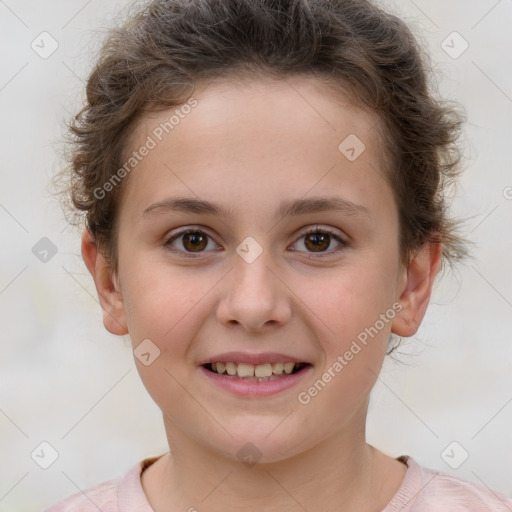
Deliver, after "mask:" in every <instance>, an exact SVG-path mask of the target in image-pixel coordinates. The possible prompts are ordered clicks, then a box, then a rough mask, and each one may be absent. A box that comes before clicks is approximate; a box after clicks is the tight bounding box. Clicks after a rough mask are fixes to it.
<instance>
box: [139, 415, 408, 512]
mask: <svg viewBox="0 0 512 512" xmlns="http://www.w3.org/2000/svg"><path fill="white" fill-rule="evenodd" d="M164 422H166V418H165V417H164ZM166 431H167V435H168V438H169V446H170V447H171V453H172V455H171V454H167V455H165V456H164V457H162V459H161V460H160V461H158V462H161V464H160V468H161V469H160V471H159V475H158V476H157V477H156V478H155V480H156V482H155V487H154V489H155V491H156V489H158V492H151V493H148V494H149V497H150V503H151V505H152V506H153V508H154V509H155V511H156V512H160V510H166V511H174V510H191V511H194V510H201V509H207V510H209V511H211V512H220V511H225V510H226V509H227V508H228V507H229V508H231V509H235V510H239V511H241V512H245V511H253V510H255V509H262V510H279V511H284V512H287V511H290V512H292V511H294V512H295V511H297V510H299V509H300V508H303V509H305V510H325V511H331V510H332V511H334V510H336V512H345V511H349V510H351V511H352V510H358V511H361V512H366V511H369V512H370V511H374V510H381V508H383V507H384V506H385V505H386V504H387V503H388V501H389V499H391V496H392V495H393V494H394V492H395V491H396V488H393V489H388V490H389V491H390V493H388V494H387V495H383V494H382V490H383V487H384V486H385V484H384V481H385V478H386V474H385V473H386V471H385V470H384V471H383V467H384V466H383V458H382V456H383V454H381V453H380V452H378V451H377V450H375V449H374V448H373V447H372V446H370V445H368V444H367V443H366V441H365V434H364V423H363V428H359V429H355V430H352V431H350V432H347V431H343V432H339V433H338V434H337V435H336V436H334V437H331V438H326V439H324V440H323V441H321V442H320V443H319V444H317V445H315V446H314V447H312V448H310V449H308V450H305V451H301V452H300V453H299V454H297V455H295V456H293V457H289V458H286V459H285V460H281V461H278V462H270V463H258V464H255V465H252V466H248V465H245V464H243V463H242V462H240V461H239V460H237V459H233V458H232V457H230V456H226V455H223V454H221V453H219V451H218V450H215V449H214V448H212V447H209V446H205V445H204V444H200V443H198V442H197V441H196V440H195V439H192V438H191V437H190V436H188V435H187V434H186V433H185V432H183V431H181V430H179V429H177V428H176V427H175V426H174V425H172V424H170V422H166ZM384 457H386V456H384ZM386 458H387V459H388V460H389V461H392V459H389V458H388V457H386ZM395 462H397V461H395ZM397 464H400V463H398V462H397ZM378 504H380V505H382V507H381V508H376V505H378Z"/></svg>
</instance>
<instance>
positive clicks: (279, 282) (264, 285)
mask: <svg viewBox="0 0 512 512" xmlns="http://www.w3.org/2000/svg"><path fill="white" fill-rule="evenodd" d="M265 254H266V252H265V251H264V252H263V253H262V254H261V255H260V256H259V257H258V258H257V259H256V260H255V261H253V262H252V263H248V262H247V261H245V260H244V259H243V258H241V257H239V256H238V255H235V257H234V262H233V269H232V271H231V272H229V274H228V275H227V276H226V278H225V280H224V282H223V283H222V289H221V290H222V291H221V300H220V302H219V305H218V308H217V318H218V320H219V321H220V322H221V323H223V324H224V325H226V326H228V327H229V326H233V325H240V326H242V327H243V328H244V329H245V330H247V331H252V332H256V331H264V330H265V329H267V328H269V327H274V328H276V327H278V326H280V325H284V324H286V323H287V322H288V321H289V319H290V317H291V315H292V307H291V295H292V292H291V291H290V289H289V288H288V287H287V286H286V284H285V283H284V280H283V278H282V277H281V276H280V275H279V271H278V270H274V269H273V268H271V261H269V259H268V258H266V257H265Z"/></svg>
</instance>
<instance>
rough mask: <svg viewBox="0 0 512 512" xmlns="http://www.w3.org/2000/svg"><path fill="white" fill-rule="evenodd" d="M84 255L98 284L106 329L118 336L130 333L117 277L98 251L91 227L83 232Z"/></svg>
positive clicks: (97, 288) (86, 263) (97, 289)
mask: <svg viewBox="0 0 512 512" xmlns="http://www.w3.org/2000/svg"><path fill="white" fill-rule="evenodd" d="M82 257H83V259H84V262H85V265H86V266H87V268H88V270H89V272H90V273H91V275H92V277H93V279H94V284H95V285H96V291H97V292H98V297H99V300H100V305H101V309H102V310H103V325H104V326H105V329H107V331H109V332H111V333H112V334H117V335H118V336H123V335H125V334H128V328H127V324H126V316H125V311H124V302H123V296H122V295H121V291H120V287H119V283H118V282H117V277H116V276H113V275H112V272H111V269H110V265H109V264H108V262H107V260H106V259H105V257H104V256H103V254H102V253H101V251H98V249H97V247H96V241H95V240H94V237H93V235H92V233H91V232H90V231H89V229H85V230H84V232H83V233H82Z"/></svg>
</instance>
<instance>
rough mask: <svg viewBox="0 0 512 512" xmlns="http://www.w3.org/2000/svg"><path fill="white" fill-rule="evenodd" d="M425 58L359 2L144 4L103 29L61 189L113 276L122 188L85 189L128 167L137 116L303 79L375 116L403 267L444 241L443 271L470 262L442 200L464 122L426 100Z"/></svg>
mask: <svg viewBox="0 0 512 512" xmlns="http://www.w3.org/2000/svg"><path fill="white" fill-rule="evenodd" d="M427 60H428V58H427V57H426V55H425V54H424V53H423V51H422V49H421V48H420V46H419V44H418V42H417V41H416V39H415V38H414V36H413V35H412V33H411V31H410V30H409V28H408V27H407V25H406V24H405V23H404V22H403V21H401V20H400V19H399V18H397V17H396V16H394V15H392V14H389V13H386V12H384V11H383V10H382V9H380V8H379V7H377V6H376V5H374V4H373V3H372V2H371V1H369V0H222V1H213V0H154V1H152V2H150V3H148V4H147V5H145V6H143V7H142V8H139V10H138V11H137V12H136V13H135V14H134V15H132V16H131V17H130V18H129V19H128V21H127V22H125V24H124V25H122V26H121V27H120V28H115V29H112V30H111V32H110V34H109V36H108V38H107V40H106V42H105V43H104V45H103V47H102V49H101V53H100V56H99V59H98V61H97V63H96V66H95V68H94V69H93V71H92V73H91V75H90V76H89V79H88V81H87V87H86V92H87V101H86V104H85V106H84V107H83V109H82V110H81V111H80V112H79V113H78V114H77V115H76V116H75V117H74V118H73V120H72V121H71V122H70V124H69V130H70V131H69V134H70V140H71V145H72V150H71V153H70V155H71V156H70V164H71V165H70V166H69V167H68V168H67V169H65V170H64V173H65V177H66V179H67V187H66V188H65V190H63V192H64V194H66V196H67V197H68V199H69V200H70V203H71V210H73V211H74V213H75V214H77V215H78V216H79V217H80V219H82V218H83V214H84V213H85V224H86V227H87V228H88V229H89V230H90V231H91V233H92V234H93V236H94V237H95V240H96V243H97V245H98V248H99V249H101V250H102V253H103V254H104V255H105V256H106V257H107V258H108V260H109V261H110V264H111V270H112V272H113V273H116V272H117V269H118V254H117V231H118V229H117V221H118V210H119V208H118V206H119V201H120V194H121V192H122V189H123V187H122V186H115V187H112V190H111V191H109V192H108V193H107V194H103V197H101V198H99V197H97V196H98V194H97V193H95V191H97V190H98V189H99V188H101V187H103V186H104V184H105V183H107V182H108V181H109V179H111V178H112V176H114V174H115V173H116V171H118V170H119V169H120V168H121V166H122V165H123V163H124V162H125V161H126V160H125V156H126V151H127V141H128V139H129V136H130V135H131V133H133V130H134V128H135V126H136V124H137V122H138V121H139V120H140V119H141V118H142V116H144V114H145V113H148V112H149V111H158V110H164V109H168V108H171V107H174V106H179V105H183V104H184V103H185V102H186V101H187V99H188V98H189V97H190V94H191V90H193V88H194V86H195V84H197V83H199V81H205V80H210V79H215V78H222V77H226V76H228V75H235V76H236V75H239V76H249V77H250V76H253V77H254V79H257V77H258V76H259V77H261V76H269V77H273V78H277V79H279V78H281V79H283V78H286V77H288V76H292V75H303V76H313V77H316V78H318V79H319V80H323V81H324V82H325V83H326V84H329V85H331V86H332V88H333V89H334V90H337V91H338V92H339V93H340V94H342V95H345V97H346V95H347V94H348V95H349V97H350V98H351V100H353V101H354V102H356V103H357V104H358V105H360V106H361V107H363V108H367V109H370V110H372V111H373V112H375V113H376V114H377V115H378V117H379V119H380V120H381V127H380V132H381V134H382V138H383V142H384V145H385V147H386V148H387V149H388V151H387V153H388V154H386V155H384V158H383V160H384V161H385V162H383V168H384V167H385V170H386V176H387V178H388V180H389V183H390V185H391V187H392V189H393V192H394V197H395V200H396V202H397V206H398V211H399V220H400V257H401V260H402V262H403V263H404V264H407V263H408V262H409V259H410V257H411V255H412V254H413V253H414V252H415V251H416V250H418V249H420V248H421V247H422V246H423V245H424V244H425V242H427V241H432V242H436V243H437V242H440V241H442V242H443V255H442V256H443V257H442V264H441V269H443V268H444V263H445V262H449V263H450V264H452V263H454V262H455V261H459V260H462V259H463V258H464V257H465V256H466V255H468V253H469V251H468V248H467V240H465V239H464V238H463V237H462V236H461V235H460V234H458V233H457V227H458V226H457V225H458V224H459V223H460V222H461V221H456V220H453V219H450V218H448V216H447V208H448V204H447V203H448V201H447V196H446V191H447V188H448V186H449V185H451V184H452V183H453V182H454V180H455V178H456V177H457V176H458V174H459V173H460V170H461V169H460V165H459V164H460V160H461V151H460V149H459V147H458V145H457V143H456V142H457V139H458V136H459V134H460V130H461V126H462V123H463V121H464V116H463V115H462V114H461V113H460V109H459V108H458V106H457V105H455V106H454V105H453V104H452V103H448V102H442V101H441V100H437V99H435V97H434V94H433V93H432V92H431V90H430V89H429V84H428V80H427V78H428V77H427V65H426V62H427ZM384 164H385V165H384ZM61 177H62V176H61Z"/></svg>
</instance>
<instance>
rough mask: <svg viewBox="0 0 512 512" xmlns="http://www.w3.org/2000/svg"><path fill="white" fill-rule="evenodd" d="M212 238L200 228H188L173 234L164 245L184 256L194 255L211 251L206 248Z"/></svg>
mask: <svg viewBox="0 0 512 512" xmlns="http://www.w3.org/2000/svg"><path fill="white" fill-rule="evenodd" d="M210 240H211V237H209V236H208V235H207V234H206V233H205V232H204V231H201V230H200V229H186V230H184V231H180V232H179V233H177V234H175V235H174V236H172V237H171V238H170V239H169V240H167V242H166V243H165V244H164V245H165V246H166V247H167V248H168V249H170V250H171V251H172V252H176V253H179V254H181V255H183V256H194V255H195V254H197V255H199V254H201V253H203V252H210V251H209V250H205V249H206V248H207V247H208V242H209V241H210ZM178 242H179V244H178ZM176 244H178V245H176ZM180 246H181V247H180Z"/></svg>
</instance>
